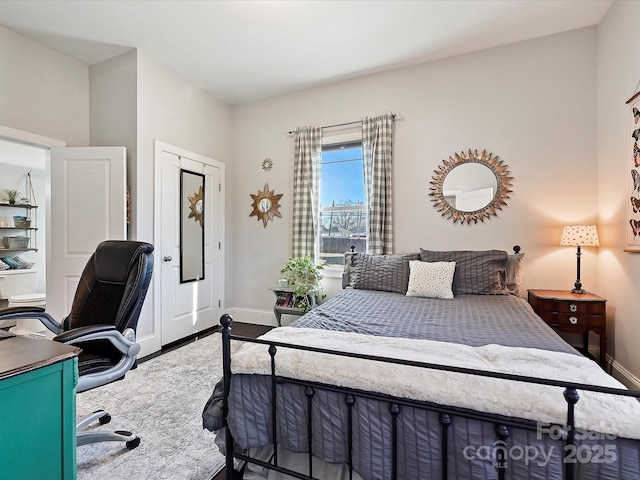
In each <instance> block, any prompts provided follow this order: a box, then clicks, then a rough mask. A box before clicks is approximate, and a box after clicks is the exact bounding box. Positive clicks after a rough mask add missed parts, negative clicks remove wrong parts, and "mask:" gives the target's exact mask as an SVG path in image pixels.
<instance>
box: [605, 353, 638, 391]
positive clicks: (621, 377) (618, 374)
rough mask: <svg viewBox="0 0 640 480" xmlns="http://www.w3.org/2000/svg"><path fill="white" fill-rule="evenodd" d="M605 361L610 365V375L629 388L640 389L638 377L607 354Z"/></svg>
mask: <svg viewBox="0 0 640 480" xmlns="http://www.w3.org/2000/svg"><path fill="white" fill-rule="evenodd" d="M606 362H607V365H610V366H611V376H612V377H614V378H615V379H616V380H618V381H620V382H622V383H624V385H625V386H626V387H627V388H629V389H631V390H640V378H638V377H636V376H635V375H634V374H633V373H631V372H630V371H629V370H627V369H626V368H624V367H623V366H622V365H620V364H619V363H618V362H616V361H615V359H614V358H612V357H611V356H609V355H607V359H606Z"/></svg>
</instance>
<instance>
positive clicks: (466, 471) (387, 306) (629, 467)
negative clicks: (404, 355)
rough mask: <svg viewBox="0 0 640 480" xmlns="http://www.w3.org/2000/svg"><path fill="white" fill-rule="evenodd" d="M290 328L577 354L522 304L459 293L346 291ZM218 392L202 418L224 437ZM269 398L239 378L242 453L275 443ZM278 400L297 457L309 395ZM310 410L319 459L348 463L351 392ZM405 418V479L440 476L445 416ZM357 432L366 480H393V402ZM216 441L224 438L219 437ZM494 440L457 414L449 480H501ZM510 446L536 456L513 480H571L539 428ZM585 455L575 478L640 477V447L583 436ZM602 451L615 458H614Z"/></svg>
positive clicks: (372, 405) (287, 387)
mask: <svg viewBox="0 0 640 480" xmlns="http://www.w3.org/2000/svg"><path fill="white" fill-rule="evenodd" d="M292 326H294V327H307V328H320V329H330V330H340V331H354V332H359V333H365V334H370V335H384V336H396V337H409V338H424V339H430V340H438V341H446V342H454V343H463V344H468V345H472V346H479V345H485V344H490V343H497V344H502V345H507V346H516V347H530V348H538V349H544V350H555V351H561V352H566V353H574V354H577V352H576V351H575V350H574V349H573V348H572V347H570V346H569V345H567V344H566V343H565V342H564V341H563V340H562V339H561V338H560V337H559V336H558V335H557V334H556V333H555V332H553V330H551V329H550V328H549V327H548V326H547V325H546V324H545V323H544V322H543V321H542V320H541V319H540V318H538V317H537V316H536V315H535V314H534V313H533V311H532V309H531V308H530V306H529V305H528V304H527V303H526V302H525V301H524V300H522V299H520V298H517V297H514V296H511V295H461V296H457V297H456V298H455V299H454V300H438V299H425V298H416V297H406V296H404V295H402V294H397V293H388V292H379V291H376V292H373V291H367V290H356V289H346V290H344V291H343V292H341V293H340V294H339V295H338V296H336V297H334V298H333V299H331V300H330V301H328V302H326V303H325V304H323V305H321V306H319V307H317V308H316V309H314V310H313V311H311V312H309V313H307V314H306V315H304V316H303V317H301V318H300V319H299V320H297V321H296V322H294V323H293V324H292ZM219 395H220V392H219V391H218V392H217V393H216V392H214V395H213V396H212V398H211V400H210V402H209V403H208V405H207V407H206V408H205V412H204V414H203V418H204V420H205V422H204V423H205V427H206V428H209V429H210V430H217V429H219V427H220V425H221V418H220V414H219V409H220V402H219ZM270 395H271V387H270V379H269V378H268V377H263V376H259V375H235V376H234V377H233V378H232V382H231V392H230V398H229V402H230V414H229V419H228V421H229V426H230V429H231V431H232V433H233V435H234V439H235V441H236V442H237V444H238V446H239V448H240V449H242V450H245V449H256V448H258V449H259V448H260V447H263V446H265V445H269V444H270V443H271V442H272V433H273V432H272V430H271V400H270ZM216 396H217V397H216ZM277 398H278V400H277V402H278V403H277V410H278V412H279V414H278V418H277V429H278V443H279V444H280V445H282V446H283V447H285V448H287V449H288V450H290V451H293V452H306V451H307V434H306V425H305V421H306V418H307V415H306V412H307V399H306V397H305V393H304V388H303V387H301V386H298V385H292V384H287V383H285V384H280V385H278V387H277ZM312 408H313V418H314V424H313V431H314V435H313V453H314V455H315V456H317V457H318V458H320V459H323V460H325V461H327V462H333V463H344V462H345V461H346V459H347V446H346V445H347V441H346V438H347V433H346V430H345V429H346V427H345V425H346V406H345V401H344V394H342V393H336V392H328V391H318V392H317V394H316V397H315V398H314V400H313V407H312ZM578 411H579V410H578ZM399 421H400V425H399V455H400V457H399V458H400V461H399V463H400V466H399V471H398V478H399V479H404V480H416V479H431V478H442V477H441V471H442V462H441V461H440V449H441V447H440V441H441V425H440V422H439V417H438V413H437V412H433V411H430V412H427V411H424V410H421V409H418V408H415V407H412V406H403V407H402V409H401V414H400V416H399ZM353 432H354V450H353V465H354V469H355V471H356V472H357V473H358V474H359V475H361V476H362V478H363V479H364V480H374V479H375V480H378V479H379V480H383V479H389V478H391V476H390V472H391V449H390V446H389V438H390V436H391V427H390V414H389V403H388V402H387V401H382V400H375V399H368V398H358V399H357V401H356V404H355V406H354V422H353ZM218 438H219V440H222V439H223V438H224V437H223V435H222V434H221V432H220V431H219V432H218ZM496 440H497V438H496V433H495V424H494V423H493V422H491V421H485V420H477V419H470V418H466V417H465V416H458V415H454V416H452V423H451V427H449V442H448V444H449V453H448V471H449V474H448V478H450V479H460V478H464V479H478V480H481V479H482V480H484V479H490V478H497V471H496V469H495V467H494V464H493V459H492V458H486V457H485V456H483V455H482V454H481V452H484V453H486V452H487V451H491V452H493V451H495V447H496ZM220 443H221V442H219V444H220ZM509 445H510V446H511V447H515V448H516V450H511V451H510V452H511V453H512V454H514V455H516V454H517V453H518V452H522V451H523V450H522V449H521V450H517V448H519V447H522V448H524V446H525V445H526V446H527V448H529V449H530V450H528V452H530V454H531V455H533V454H535V455H536V457H535V458H533V459H532V458H526V457H524V458H519V459H518V458H510V459H509V468H508V469H507V471H506V478H507V479H523V480H524V479H562V478H563V471H564V465H563V464H562V459H561V457H558V454H559V452H561V451H562V449H563V443H562V442H561V441H558V440H557V439H552V438H549V436H547V435H538V434H537V433H536V431H535V430H533V431H531V430H527V429H524V428H519V427H512V428H511V432H510V436H509ZM577 448H578V449H579V452H581V454H582V457H580V459H579V461H577V462H576V465H575V467H576V472H577V475H576V477H575V478H578V479H621V478H625V479H626V478H640V442H638V441H634V440H628V439H621V438H614V439H610V438H609V439H608V438H596V439H585V440H579V443H578V447H577ZM482 449H484V450H482ZM549 452H555V453H554V455H553V456H552V457H551V459H550V460H548V461H544V458H545V455H548V453H549ZM603 452H613V454H614V455H615V461H611V459H610V456H607V455H603ZM585 459H586V460H589V461H584V460H585ZM601 460H604V461H601Z"/></svg>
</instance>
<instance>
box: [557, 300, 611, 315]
mask: <svg viewBox="0 0 640 480" xmlns="http://www.w3.org/2000/svg"><path fill="white" fill-rule="evenodd" d="M553 303H554V305H555V311H556V312H558V313H578V314H590V315H604V312H605V304H604V303H603V302H577V301H573V302H572V301H567V300H562V301H557V300H556V301H554V302H553Z"/></svg>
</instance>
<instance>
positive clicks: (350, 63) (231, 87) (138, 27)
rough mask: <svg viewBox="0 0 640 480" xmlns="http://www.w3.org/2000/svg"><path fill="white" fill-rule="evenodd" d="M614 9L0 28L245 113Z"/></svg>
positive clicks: (451, 1)
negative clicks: (157, 71) (147, 59)
mask: <svg viewBox="0 0 640 480" xmlns="http://www.w3.org/2000/svg"><path fill="white" fill-rule="evenodd" d="M613 1H614V0H423V1H419V0H413V1H405V0H395V1H394V0H391V1H386V0H377V1H372V0H355V1H352V0H344V1H338V0H333V1H329V0H297V1H294V0H288V1H276V0H255V1H254V0H236V1H223V0H200V1H188V0H183V1H170V0H162V1H155V0H141V1H138V0H128V1H125V0H119V1H103V0H71V1H68V0H64V1H62V0H60V1H58V0H44V1H41V0H37V1H31V0H2V1H0V24H2V25H4V26H6V27H8V28H10V29H12V30H15V31H17V32H19V33H21V34H23V35H26V36H27V37H30V38H32V39H34V40H36V41H38V42H40V43H42V44H44V45H47V46H49V47H50V48H52V49H54V50H57V51H59V52H61V53H64V54H66V55H68V56H70V57H73V58H76V59H78V60H80V61H81V62H84V63H86V64H88V65H93V64H96V63H99V62H102V61H104V60H107V59H109V58H111V57H114V56H117V55H120V54H122V53H124V52H127V51H129V50H130V49H132V48H137V49H140V50H141V51H144V52H145V53H146V54H148V55H150V56H151V57H152V58H154V59H155V60H156V61H158V62H160V63H162V64H163V65H165V66H167V67H169V68H171V69H172V70H174V71H175V72H177V73H179V74H180V75H181V76H182V77H183V78H185V79H188V80H189V81H191V82H193V83H194V84H196V85H199V86H201V87H202V88H205V89H206V90H208V91H210V92H211V93H212V94H213V95H214V96H216V97H217V98H219V99H220V100H222V101H224V102H226V103H228V104H231V105H235V104H242V103H246V102H251V101H255V100H259V99H263V98H268V97H271V96H275V95H280V94H284V93H289V92H294V91H298V90H303V89H306V88H310V87H315V86H320V85H326V84H329V83H332V82H336V81H339V80H344V79H348V78H354V77H357V76H361V75H366V74H370V73H374V72H381V71H384V70H389V69H392V68H398V67H401V66H407V65H413V64H417V63H422V62H426V61H430V60H435V59H439V58H444V57H448V56H452V55H458V54H461V53H466V52H471V51H475V50H481V49H485V48H490V47H495V46H498V45H504V44H508V43H512V42H517V41H521V40H527V39H531V38H535V37H540V36H544V35H550V34H554V33H559V32H563V31H568V30H573V29H576V28H581V27H586V26H590V25H596V24H597V23H599V22H600V20H601V19H602V18H603V16H604V15H605V13H606V12H607V10H608V9H609V7H610V6H611V5H612V3H613Z"/></svg>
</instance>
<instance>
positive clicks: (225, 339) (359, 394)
mask: <svg viewBox="0 0 640 480" xmlns="http://www.w3.org/2000/svg"><path fill="white" fill-rule="evenodd" d="M232 323H233V319H232V317H231V316H230V315H228V314H225V315H222V317H221V318H220V324H221V325H222V355H223V377H224V380H223V382H224V392H223V394H224V407H223V416H224V427H225V444H226V472H227V479H229V480H231V479H232V478H234V476H233V475H234V459H238V460H242V461H245V462H249V463H254V464H257V465H260V466H262V467H264V468H267V469H269V470H275V471H278V472H281V473H284V474H287V475H290V476H291V477H295V478H299V479H302V480H317V479H316V478H315V477H313V476H312V469H313V449H312V434H313V432H312V428H311V426H312V409H311V402H312V399H313V397H314V395H315V393H316V391H317V390H318V389H324V390H328V391H333V392H339V393H342V394H344V401H345V403H346V404H347V407H348V425H347V427H348V449H349V460H348V462H347V465H348V467H349V478H352V477H353V466H352V461H351V450H352V440H353V439H352V428H351V427H352V415H351V412H352V407H353V405H354V404H355V402H356V401H357V399H358V398H369V399H376V400H381V401H385V402H388V403H389V413H390V416H391V422H392V423H391V428H392V438H391V439H390V443H391V455H392V469H391V470H392V473H391V480H396V479H397V478H398V476H397V475H398V439H397V430H398V428H397V419H398V415H399V414H400V412H401V411H402V408H403V407H405V406H410V407H414V408H419V409H422V410H426V411H435V412H438V413H439V419H440V425H441V442H442V443H441V451H442V458H441V462H442V479H443V480H447V479H448V474H449V472H448V468H447V458H448V435H447V433H448V427H449V426H450V424H451V419H452V416H463V417H467V418H471V419H476V420H481V421H489V422H492V423H494V425H495V432H496V445H499V446H502V447H503V448H497V449H496V456H495V460H494V462H493V467H494V468H495V469H496V471H497V475H498V479H499V480H504V479H505V478H506V473H507V469H508V468H509V462H508V458H507V449H506V441H507V438H508V437H509V435H510V428H511V427H518V428H524V429H528V430H532V431H536V430H537V427H538V425H537V422H534V421H531V420H525V419H518V418H514V417H508V416H501V415H496V414H489V413H483V412H478V411H473V410H469V409H464V408H458V407H448V406H443V405H438V404H434V403H430V402H422V401H416V400H410V399H404V398H397V397H392V396H389V395H384V394H378V393H374V392H367V391H361V390H356V389H351V388H344V387H338V386H335V385H329V384H324V383H317V382H311V381H305V380H299V379H295V378H289V377H282V376H278V375H276V356H277V351H278V348H279V347H286V348H293V349H299V350H304V351H309V352H318V353H327V354H331V355H338V356H342V357H347V358H360V359H366V360H371V361H376V362H387V363H395V364H399V365H408V366H414V367H420V368H427V369H433V370H444V371H448V372H456V373H463V374H468V375H478V376H483V377H491V378H498V379H503V380H513V381H518V382H523V383H525V384H527V383H528V384H540V385H548V386H554V387H561V388H564V392H563V396H564V399H565V400H566V403H567V417H566V418H567V420H566V424H565V425H557V426H556V425H553V426H551V427H552V428H550V431H551V430H553V431H554V432H556V433H557V432H560V433H561V435H562V438H563V440H564V443H565V448H564V453H563V464H564V479H565V480H574V479H575V478H576V473H575V468H574V467H575V462H574V461H571V460H570V456H571V455H572V452H574V454H575V448H576V439H575V435H576V428H575V409H576V406H577V405H579V403H578V402H579V399H580V395H579V393H578V391H579V390H583V391H591V392H600V393H605V394H611V395H620V396H627V397H634V398H640V391H633V390H623V389H615V388H608V387H599V386H593V385H585V384H580V383H572V382H564V381H556V380H548V379H542V378H533V377H527V376H520V375H511V374H504V373H494V372H485V371H482V370H475V369H468V368H461V367H454V366H445V365H438V364H432V363H422V362H415V361H406V360H401V359H390V358H386V357H378V356H375V355H361V354H354V353H349V352H337V351H332V350H327V349H322V348H315V347H308V346H300V345H291V344H287V343H281V342H274V341H268V340H262V339H259V338H257V339H255V338H248V337H242V336H237V335H232V334H231V325H232ZM232 340H236V341H242V342H249V343H257V344H263V345H265V347H266V348H268V352H269V355H270V357H271V374H270V378H271V418H272V425H271V428H272V431H273V441H272V447H273V461H272V462H271V463H270V462H265V461H263V460H260V459H257V458H252V457H251V456H249V455H247V454H245V453H239V452H235V451H234V448H233V447H232V448H229V446H233V445H234V439H233V435H232V433H231V431H230V429H229V428H228V424H227V416H228V413H229V392H230V386H231V376H232V373H231V341H232ZM284 383H291V384H296V385H302V386H303V387H305V394H306V397H307V402H308V408H307V419H306V426H307V434H308V435H307V437H308V439H309V440H308V452H307V454H308V474H302V473H299V472H296V471H293V470H290V469H287V468H285V467H283V466H281V465H279V464H278V444H277V425H276V423H277V421H276V419H277V417H276V404H277V402H276V391H277V389H276V385H278V384H284ZM558 429H559V430H558Z"/></svg>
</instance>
